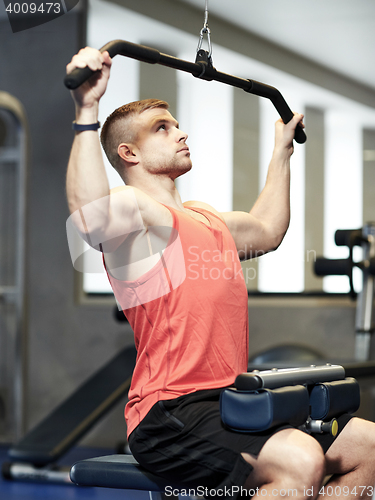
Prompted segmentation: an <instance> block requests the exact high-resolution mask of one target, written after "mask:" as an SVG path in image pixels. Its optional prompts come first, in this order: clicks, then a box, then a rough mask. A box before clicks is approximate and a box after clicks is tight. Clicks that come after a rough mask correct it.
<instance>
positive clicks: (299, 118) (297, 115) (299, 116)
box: [292, 112, 305, 128]
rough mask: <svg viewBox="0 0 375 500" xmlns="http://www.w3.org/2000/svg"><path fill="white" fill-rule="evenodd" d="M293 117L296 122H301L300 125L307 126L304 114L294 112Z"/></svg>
mask: <svg viewBox="0 0 375 500" xmlns="http://www.w3.org/2000/svg"><path fill="white" fill-rule="evenodd" d="M293 115H294V116H293V118H292V120H293V121H294V122H295V123H296V124H299V126H300V127H302V128H305V124H304V123H303V119H304V115H303V114H302V113H296V112H294V113H293Z"/></svg>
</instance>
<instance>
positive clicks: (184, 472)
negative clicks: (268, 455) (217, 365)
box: [129, 389, 351, 491]
mask: <svg viewBox="0 0 375 500" xmlns="http://www.w3.org/2000/svg"><path fill="white" fill-rule="evenodd" d="M221 391H222V389H215V390H208V391H199V392H196V393H193V394H188V395H186V396H181V397H179V398H176V399H171V400H167V401H159V402H158V403H156V404H155V405H154V406H153V407H152V408H151V410H150V411H149V413H148V414H147V415H146V417H145V418H144V419H143V420H142V422H141V423H140V424H139V425H138V426H137V427H136V429H135V430H134V431H133V432H132V433H131V434H130V436H129V446H130V449H131V451H132V453H133V455H134V457H135V458H136V459H137V460H138V462H139V463H140V464H141V465H142V466H143V467H145V468H146V469H149V470H150V471H151V472H153V473H154V474H156V475H158V476H161V477H164V478H165V479H168V480H170V481H171V483H172V484H176V483H181V484H182V485H183V487H184V488H192V489H197V488H198V487H206V488H208V489H217V490H218V489H222V490H224V491H225V490H231V489H232V486H243V485H244V483H245V481H246V478H247V476H248V475H249V474H250V472H251V471H252V470H253V468H252V466H251V465H250V464H248V463H247V462H246V461H245V460H244V458H243V457H242V456H241V453H243V452H245V453H246V452H247V453H251V454H252V455H255V456H256V455H258V454H259V452H260V450H261V449H262V446H263V445H264V444H265V443H266V441H267V440H268V439H269V438H270V437H272V436H273V435H274V434H275V432H278V431H280V430H281V429H286V428H290V427H291V426H290V425H285V426H280V427H276V428H275V427H274V428H272V429H270V430H267V431H265V432H259V433H251V434H247V433H246V434H244V433H239V432H234V431H231V430H230V429H227V428H226V427H225V426H224V425H223V423H222V421H221V417H220V408H219V398H220V393H221ZM350 418H351V417H350V416H349V415H342V417H339V418H338V419H337V420H338V423H339V432H340V431H341V430H342V429H343V427H344V426H345V425H346V423H347V422H348V421H349V420H350ZM314 437H315V438H316V439H317V440H318V441H319V443H320V444H321V446H322V448H323V451H324V453H325V452H326V451H327V450H328V448H329V447H330V446H331V444H332V443H333V440H334V438H332V437H331V435H330V434H328V433H326V434H314Z"/></svg>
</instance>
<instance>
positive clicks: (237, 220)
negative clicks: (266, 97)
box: [221, 113, 304, 259]
mask: <svg viewBox="0 0 375 500" xmlns="http://www.w3.org/2000/svg"><path fill="white" fill-rule="evenodd" d="M302 120H303V115H302V114H299V113H295V114H294V117H293V118H292V120H291V121H290V122H289V123H287V124H286V125H285V124H284V123H283V122H282V120H281V119H280V120H278V121H277V122H276V125H275V147H274V151H273V155H272V159H271V162H270V164H269V167H268V173H267V179H266V183H265V186H264V188H263V190H262V192H261V193H260V195H259V197H258V199H257V201H256V202H255V204H254V206H253V208H252V209H251V210H250V212H248V213H247V212H224V213H222V214H221V215H222V217H223V218H224V220H225V223H226V224H227V226H228V228H229V230H230V232H231V234H232V236H233V238H234V241H235V243H236V246H237V250H238V252H239V254H240V255H241V257H242V258H243V257H244V258H245V259H246V258H251V256H254V254H255V255H259V254H261V253H267V252H271V251H273V250H276V248H277V247H278V246H279V245H280V243H281V242H282V240H283V238H284V235H285V233H286V231H287V229H288V226H289V220H290V157H291V156H292V154H293V138H294V131H295V128H296V126H302V127H304V125H303V122H302Z"/></svg>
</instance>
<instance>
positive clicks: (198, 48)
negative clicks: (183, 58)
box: [197, 0, 212, 58]
mask: <svg viewBox="0 0 375 500" xmlns="http://www.w3.org/2000/svg"><path fill="white" fill-rule="evenodd" d="M205 34H207V42H208V57H209V58H211V55H212V45H211V31H210V28H209V27H208V0H206V6H205V9H204V25H203V28H202V29H201V32H200V34H199V41H198V47H197V54H198V52H199V51H200V49H201V48H202V44H203V38H204V35H205Z"/></svg>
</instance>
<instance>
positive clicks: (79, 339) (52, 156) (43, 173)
mask: <svg viewBox="0 0 375 500" xmlns="http://www.w3.org/2000/svg"><path fill="white" fill-rule="evenodd" d="M84 39H85V15H84V11H83V9H82V8H79V7H76V8H74V9H73V10H71V11H70V12H69V13H68V14H65V15H63V16H62V17H60V18H58V19H56V20H54V21H51V22H49V23H46V24H43V25H41V26H38V27H34V28H31V29H28V30H25V31H21V32H19V33H12V31H11V28H10V25H9V23H8V20H2V22H1V23H0V46H1V51H0V68H1V70H0V90H2V91H5V92H8V93H10V94H12V95H13V96H15V97H16V98H17V99H19V100H20V101H21V103H22V104H23V106H24V108H25V111H26V114H27V119H28V124H29V134H30V136H29V138H30V155H29V165H28V166H29V183H28V204H27V244H26V248H27V258H26V262H27V280H26V292H27V302H28V307H27V311H25V314H27V315H28V321H27V345H25V346H24V347H25V349H26V360H27V366H26V372H25V373H26V386H25V388H26V391H25V413H26V428H27V429H28V428H30V427H32V426H33V425H34V424H35V423H37V422H38V421H39V420H40V419H41V418H42V417H44V416H45V415H46V414H47V413H48V412H49V411H50V410H51V409H52V408H54V407H55V406H56V404H58V403H59V402H60V401H61V400H62V399H63V398H64V397H66V396H67V395H68V394H69V393H70V392H71V391H72V390H74V389H75V388H76V387H77V385H78V384H79V383H81V382H82V381H83V380H85V379H86V377H87V376H89V375H90V374H91V373H92V372H94V371H95V369H96V368H98V367H99V366H101V365H102V364H104V363H105V362H106V361H107V360H108V359H110V358H111V356H112V355H113V354H114V353H116V352H117V351H118V350H119V348H120V347H122V346H123V345H126V344H128V343H132V332H131V330H130V329H129V327H127V326H126V325H125V326H123V324H122V323H117V322H116V321H115V320H114V319H113V307H114V303H113V302H108V301H107V302H104V303H103V304H98V305H90V306H87V305H85V304H82V303H81V304H80V303H79V302H78V301H77V300H76V298H75V297H76V295H75V292H74V290H75V274H74V273H75V272H74V270H73V266H72V264H71V261H70V256H69V250H68V245H67V238H66V232H65V223H66V219H67V217H68V215H69V213H68V209H67V203H66V196H65V174H66V165H67V161H68V156H69V151H70V147H71V143H72V139H73V132H72V130H71V122H72V120H73V119H74V105H73V101H72V99H71V97H70V94H69V91H68V90H67V89H66V88H65V87H64V85H63V78H64V75H65V66H66V64H67V63H68V62H69V61H70V59H71V57H72V55H74V53H76V52H77V50H78V49H79V48H80V47H82V46H84V45H85V42H84ZM116 414H117V416H116V418H117V421H118V426H117V425H107V426H106V428H107V434H106V432H101V433H100V434H101V435H100V437H99V438H98V441H97V443H98V444H101V443H103V444H107V441H108V435H109V434H110V433H111V432H112V433H113V435H114V439H116V438H117V434H121V435H120V436H119V437H118V439H121V440H123V439H124V432H125V424H124V421H123V411H122V408H120V409H119V411H117V412H116ZM109 439H110V438H109Z"/></svg>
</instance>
